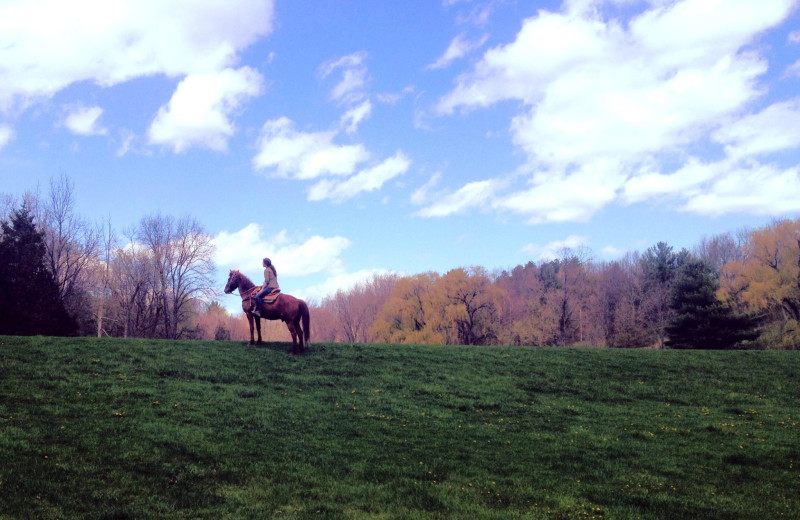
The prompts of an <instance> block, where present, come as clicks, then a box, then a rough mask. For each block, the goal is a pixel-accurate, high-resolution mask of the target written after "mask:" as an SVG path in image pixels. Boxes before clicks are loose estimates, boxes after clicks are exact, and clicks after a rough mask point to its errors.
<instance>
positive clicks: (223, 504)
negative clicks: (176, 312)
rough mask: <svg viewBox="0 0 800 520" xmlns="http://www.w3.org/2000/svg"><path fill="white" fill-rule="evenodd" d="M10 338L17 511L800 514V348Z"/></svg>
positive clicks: (8, 434)
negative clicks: (297, 346) (293, 350)
mask: <svg viewBox="0 0 800 520" xmlns="http://www.w3.org/2000/svg"><path fill="white" fill-rule="evenodd" d="M286 350H287V347H286V345H285V344H269V345H267V346H266V347H259V348H253V347H245V346H243V345H242V344H241V343H236V342H169V341H155V340H138V339H137V340H134V339H130V340H121V339H102V340H100V339H91V338H78V339H61V338H41V337H36V338H17V337H0V519H12V518H13V519H25V518H36V519H49V518H52V519H56V518H58V519H61V518H93V519H95V518H96V519H112V518H113V519H126V518H130V519H133V518H136V519H149V518H153V519H156V518H157V519H179V518H180V519H182V518H208V519H219V518H237V519H238V518H359V519H360V518H376V519H377V518H381V519H383V518H419V519H428V518H470V519H480V518H497V519H506V518H531V519H537V518H543V519H544V518H560V519H571V518H574V519H587V518H589V519H590V518H596V519H598V518H606V519H656V518H692V519H702V518H708V519H712V518H713V519H734V518H735V519H753V520H763V519H766V518H771V519H777V518H798V511H800V408H798V402H800V352H780V351H769V352H752V351H750V352H738V351H737V352H686V351H680V352H679V351H651V350H646V351H626V350H591V349H533V348H498V347H486V348H477V347H441V346H438V347H427V346H392V345H344V344H340V345H330V344H315V345H313V346H312V350H311V351H310V352H309V353H307V354H306V355H304V356H300V357H290V356H288V355H287V354H286Z"/></svg>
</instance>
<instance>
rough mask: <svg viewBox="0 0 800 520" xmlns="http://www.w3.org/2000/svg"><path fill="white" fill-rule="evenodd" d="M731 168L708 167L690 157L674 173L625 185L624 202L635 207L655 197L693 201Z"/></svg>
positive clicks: (636, 178) (642, 177)
mask: <svg viewBox="0 0 800 520" xmlns="http://www.w3.org/2000/svg"><path fill="white" fill-rule="evenodd" d="M730 166H731V164H730V163H729V162H727V161H720V162H717V163H714V164H708V163H706V162H704V161H702V160H700V159H698V158H696V157H691V158H689V159H688V160H687V161H686V163H685V164H684V165H683V166H682V167H681V168H680V169H679V170H677V171H675V172H674V173H669V174H665V173H658V172H648V173H639V174H637V175H636V176H634V177H632V178H631V179H630V180H629V181H627V182H626V183H625V186H624V187H623V190H622V198H623V200H624V201H625V202H627V203H634V202H642V201H645V200H648V199H651V198H656V197H666V196H683V197H692V196H694V195H696V194H697V193H699V191H700V190H701V187H702V186H703V185H705V184H707V183H709V182H711V181H713V180H714V179H715V178H717V177H718V176H720V175H723V174H724V173H725V172H726V170H727V169H728V168H729V167H730Z"/></svg>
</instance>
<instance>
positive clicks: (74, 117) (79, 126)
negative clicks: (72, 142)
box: [64, 106, 107, 135]
mask: <svg viewBox="0 0 800 520" xmlns="http://www.w3.org/2000/svg"><path fill="white" fill-rule="evenodd" d="M101 115H103V109H102V108H100V107H97V106H94V107H78V108H75V109H74V110H72V111H71V112H70V113H69V115H67V117H66V119H64V126H66V127H67V128H68V129H69V130H70V131H71V132H72V133H74V134H78V135H105V134H106V133H107V130H106V129H105V128H103V127H101V126H100V125H99V121H98V120H99V119H100V116H101Z"/></svg>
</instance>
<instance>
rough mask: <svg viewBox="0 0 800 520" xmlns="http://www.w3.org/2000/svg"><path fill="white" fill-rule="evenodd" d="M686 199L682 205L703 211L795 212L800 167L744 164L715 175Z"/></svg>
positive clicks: (799, 202)
mask: <svg viewBox="0 0 800 520" xmlns="http://www.w3.org/2000/svg"><path fill="white" fill-rule="evenodd" d="M713 167H714V165H710V168H713ZM687 199H688V200H687V201H686V203H685V204H684V205H683V206H682V208H681V209H682V210H684V211H690V212H693V213H699V214H702V215H711V216H719V215H723V214H725V213H731V212H745V213H751V214H755V215H775V214H785V213H796V212H798V211H800V168H798V167H794V168H790V169H787V170H781V169H778V168H776V167H774V166H771V165H761V164H757V163H755V164H753V165H751V166H743V167H740V168H737V169H734V170H731V171H728V172H726V174H725V175H724V176H720V177H718V178H716V179H714V180H713V182H711V183H709V184H707V185H704V186H703V187H702V189H700V190H698V192H697V193H696V194H692V195H691V196H690V197H688V198H687Z"/></svg>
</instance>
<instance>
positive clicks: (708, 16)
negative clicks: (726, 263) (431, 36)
mask: <svg viewBox="0 0 800 520" xmlns="http://www.w3.org/2000/svg"><path fill="white" fill-rule="evenodd" d="M614 1H616V0H614ZM793 3H794V2H793V1H792V0H775V1H772V2H768V3H766V4H763V3H756V2H751V1H748V0H714V1H707V0H683V1H678V2H651V3H649V5H648V6H647V7H646V8H645V10H644V11H641V12H640V13H639V14H636V15H633V16H632V17H630V18H628V19H622V18H615V16H618V15H615V14H608V13H611V12H612V11H611V10H608V12H604V11H605V8H606V7H608V6H609V2H602V1H594V0H589V1H583V0H575V1H572V2H567V3H565V10H564V11H563V12H548V11H540V12H539V13H538V14H537V15H536V16H534V17H531V18H529V19H527V20H525V21H524V22H523V24H522V28H521V29H520V31H519V33H518V34H517V35H516V38H515V40H514V41H513V42H511V43H509V44H506V45H501V46H497V47H494V48H491V49H489V50H488V51H486V52H485V53H484V55H483V57H482V59H481V60H480V61H479V62H478V63H477V64H476V65H475V66H474V67H473V68H472V69H471V70H470V71H469V72H467V73H465V74H462V75H461V76H459V77H458V78H457V80H456V83H455V86H454V88H453V89H452V90H451V91H450V92H449V93H448V94H446V95H445V96H443V97H441V98H440V99H439V101H438V103H437V105H436V111H437V112H438V113H439V114H440V115H448V114H453V113H454V112H455V111H456V110H458V109H462V110H472V109H476V108H483V107H489V106H491V105H493V104H495V103H498V102H500V101H504V100H515V101H518V102H520V109H519V111H518V113H517V114H516V116H514V117H513V118H512V120H511V122H510V129H511V133H512V138H513V142H514V143H515V144H516V145H517V146H518V147H519V148H520V149H521V150H523V151H524V152H525V153H526V156H527V166H526V168H527V169H528V170H530V171H531V172H533V174H532V176H531V178H530V180H529V187H527V188H525V189H524V190H523V191H520V192H518V193H511V194H505V195H499V194H498V195H497V196H496V197H493V199H492V203H493V204H494V206H495V207H497V208H499V209H506V210H511V211H514V212H517V213H520V214H523V215H527V216H528V217H529V222H531V223H537V222H551V221H585V220H587V219H589V218H590V217H591V216H592V215H593V214H594V213H595V212H596V211H598V210H599V209H601V208H602V207H604V206H605V205H607V204H609V203H611V202H614V201H617V200H622V201H626V202H631V201H643V200H647V199H648V198H650V197H653V196H660V195H666V196H673V197H678V198H679V199H683V200H684V201H688V200H690V199H691V200H699V199H694V198H693V197H695V196H696V195H698V194H701V193H707V194H711V193H713V192H706V191H704V190H713V189H716V187H722V186H724V184H721V183H720V181H721V180H722V179H724V178H725V176H726V175H728V174H727V173H725V172H724V171H718V169H717V167H715V166H711V167H710V169H709V165H705V164H694V163H691V162H689V163H686V164H685V167H684V166H680V164H681V162H682V161H685V160H686V157H690V154H689V153H687V150H688V149H689V148H690V146H693V145H696V144H697V143H698V142H703V141H704V140H706V139H709V138H712V139H713V140H714V141H715V142H719V143H723V144H725V145H726V152H727V153H728V154H731V155H732V156H735V157H739V156H743V155H748V154H764V153H769V152H772V151H777V150H779V149H786V147H789V146H792V144H791V143H793V142H794V141H795V140H796V135H797V131H796V130H795V128H797V125H796V123H795V121H796V120H797V117H796V112H797V104H796V102H795V101H792V102H788V103H783V104H776V105H775V106H773V107H770V108H769V109H767V110H764V111H763V112H761V113H759V114H755V115H754V116H752V118H749V119H748V118H747V117H745V118H742V114H743V113H744V112H745V111H746V110H747V109H748V108H750V107H751V106H753V105H754V104H755V103H756V102H757V101H758V100H759V99H760V98H761V97H762V96H763V94H764V89H763V87H762V86H761V85H760V84H759V80H760V78H761V77H762V76H763V75H764V74H765V72H766V71H767V69H768V65H769V64H768V61H767V60H766V59H765V58H764V57H763V56H762V55H761V54H759V51H758V50H751V49H758V47H751V44H752V43H754V42H755V41H756V38H757V37H758V36H759V35H760V34H761V33H762V32H764V31H766V30H768V29H770V28H772V27H775V26H776V25H778V24H779V23H781V22H782V21H784V20H785V19H786V17H787V16H788V15H789V14H790V13H791V11H792V7H793ZM637 5H639V6H641V5H642V4H641V3H640V4H637ZM631 6H633V4H631ZM678 35H679V36H678ZM781 117H786V118H787V119H788V120H786V121H784V120H780V121H779V119H780V118H781ZM737 118H740V121H739V122H737ZM772 123H774V126H773V127H769V125H770V124H772ZM790 124H793V125H794V127H793V128H791V129H787V126H788V125H790ZM722 125H730V126H729V127H727V128H725V129H724V130H719V131H717V132H714V131H715V130H716V129H718V128H720V127H722ZM712 132H714V133H713V134H712ZM781 132H783V133H781ZM779 133H780V135H778V134H779ZM736 154H739V155H736ZM735 157H734V158H735ZM675 162H677V163H678V164H679V166H678V167H677V168H675V166H674V164H675ZM668 165H670V166H668ZM717 166H718V165H717ZM734 166H736V165H735V164H734ZM667 168H672V169H674V170H675V173H673V174H664V173H662V172H661V170H664V169H667ZM689 170H694V171H695V172H696V173H697V174H698V175H700V177H697V178H692V177H691V176H690V175H689ZM772 174H773V175H777V176H778V177H780V178H784V177H787V175H784V172H780V171H777V170H776V171H774V172H772ZM761 175H767V172H766V171H763V170H762V173H761ZM788 177H789V178H791V175H788ZM761 195H762V196H764V197H766V199H767V200H769V198H770V196H769V193H767V192H765V191H762V192H761ZM621 196H622V197H623V198H622V199H620V197H621ZM723 198H724V199H725V200H729V197H725V196H723ZM456 207H457V206H452V209H451V210H449V212H452V211H453V210H455V208H456ZM714 207H716V208H720V209H722V208H730V209H731V210H733V208H747V207H751V208H755V206H754V205H747V204H731V205H726V204H723V203H715V204H714ZM777 207H780V205H777V206H776V208H777ZM685 208H686V209H687V210H692V211H700V208H699V207H698V206H697V205H695V204H686V206H685ZM744 211H750V210H746V209H744ZM752 211H756V210H755V209H753V210H752ZM442 213H445V214H447V213H448V210H445V211H443V212H442Z"/></svg>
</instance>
